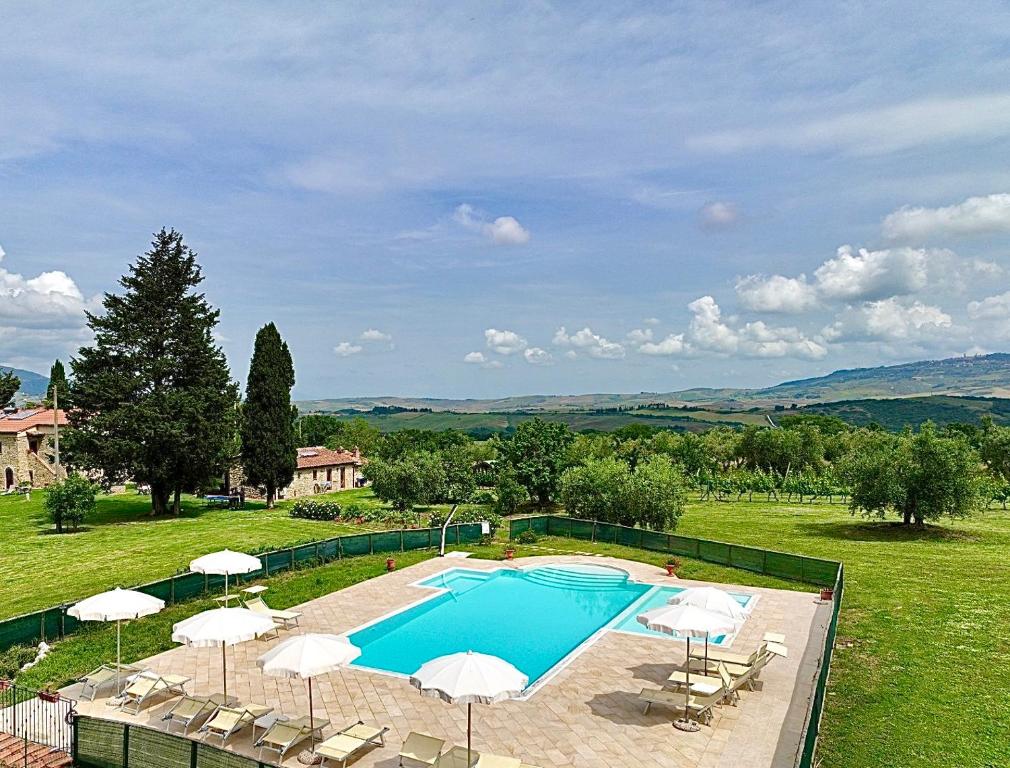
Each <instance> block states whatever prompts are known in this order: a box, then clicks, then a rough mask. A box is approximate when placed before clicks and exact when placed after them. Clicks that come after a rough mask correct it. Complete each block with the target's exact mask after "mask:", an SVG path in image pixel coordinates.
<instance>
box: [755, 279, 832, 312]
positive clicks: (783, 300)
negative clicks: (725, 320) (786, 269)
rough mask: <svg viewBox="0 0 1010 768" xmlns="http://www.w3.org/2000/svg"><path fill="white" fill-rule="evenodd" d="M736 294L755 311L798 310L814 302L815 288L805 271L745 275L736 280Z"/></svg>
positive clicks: (802, 310)
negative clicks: (794, 274)
mask: <svg viewBox="0 0 1010 768" xmlns="http://www.w3.org/2000/svg"><path fill="white" fill-rule="evenodd" d="M736 295H737V298H739V300H740V303H741V304H742V305H743V306H744V307H746V308H747V309H752V310H754V311H755V312H781V313H787V314H797V313H800V312H805V311H807V310H808V309H812V308H813V307H814V306H816V304H817V289H816V288H814V286H812V285H810V284H809V283H808V282H807V278H806V276H805V275H800V276H799V277H783V276H782V275H771V276H767V277H766V276H765V275H748V276H747V277H743V278H740V279H739V280H737V283H736Z"/></svg>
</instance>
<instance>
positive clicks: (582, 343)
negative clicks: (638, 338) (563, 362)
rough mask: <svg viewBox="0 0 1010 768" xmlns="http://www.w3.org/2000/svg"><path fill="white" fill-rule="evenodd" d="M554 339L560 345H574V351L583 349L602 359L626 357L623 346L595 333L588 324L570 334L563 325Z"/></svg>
mask: <svg viewBox="0 0 1010 768" xmlns="http://www.w3.org/2000/svg"><path fill="white" fill-rule="evenodd" d="M553 341H554V344H556V345H558V346H567V347H573V350H572V351H574V350H582V351H584V352H586V354H588V355H589V356H590V357H595V358H598V359H601V360H618V359H620V358H622V357H624V347H623V346H621V345H620V344H618V343H617V342H616V341H609V340H607V339H605V338H603V337H602V336H600V335H599V334H596V333H593V331H592V330H591V329H590V328H589V327H588V326H587V327H585V328H583V329H582V330H581V331H576V332H575V333H573V334H569V333H568V331H566V330H565V327H564V326H561V327H560V328H558V330H557V331H556V332H555V333H554V339H553Z"/></svg>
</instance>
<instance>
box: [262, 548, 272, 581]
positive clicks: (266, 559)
mask: <svg viewBox="0 0 1010 768" xmlns="http://www.w3.org/2000/svg"><path fill="white" fill-rule="evenodd" d="M263 573H264V575H265V576H266V577H267V578H268V579H269V578H270V553H269V552H264V553H263Z"/></svg>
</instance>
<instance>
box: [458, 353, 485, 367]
mask: <svg viewBox="0 0 1010 768" xmlns="http://www.w3.org/2000/svg"><path fill="white" fill-rule="evenodd" d="M463 362H464V363H472V364H475V365H477V364H480V363H486V362H487V358H486V357H485V356H484V353H483V352H467V353H466V355H464V356H463Z"/></svg>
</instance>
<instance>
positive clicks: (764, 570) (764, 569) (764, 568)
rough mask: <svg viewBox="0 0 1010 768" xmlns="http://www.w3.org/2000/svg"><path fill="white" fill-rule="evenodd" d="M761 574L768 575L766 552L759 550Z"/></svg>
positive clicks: (765, 550)
mask: <svg viewBox="0 0 1010 768" xmlns="http://www.w3.org/2000/svg"><path fill="white" fill-rule="evenodd" d="M761 573H764V574H767V573H768V550H767V549H762V550H761Z"/></svg>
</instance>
